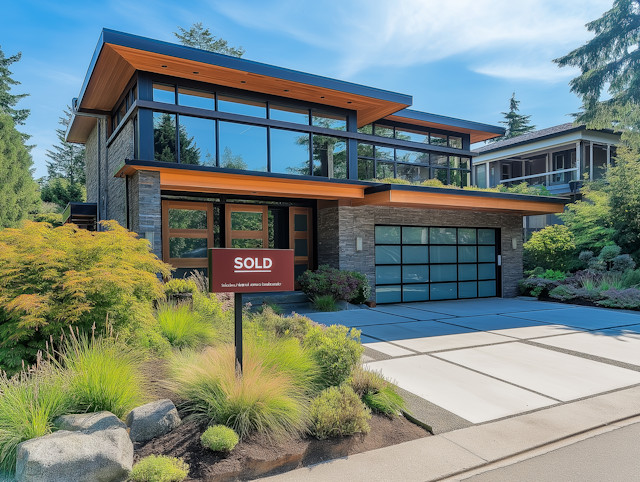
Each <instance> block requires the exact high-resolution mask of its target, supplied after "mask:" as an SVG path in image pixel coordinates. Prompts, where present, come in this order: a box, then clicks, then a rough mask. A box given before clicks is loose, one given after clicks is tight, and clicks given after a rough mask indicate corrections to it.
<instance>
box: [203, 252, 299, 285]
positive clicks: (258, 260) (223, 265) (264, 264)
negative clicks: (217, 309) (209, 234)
mask: <svg viewBox="0 0 640 482" xmlns="http://www.w3.org/2000/svg"><path fill="white" fill-rule="evenodd" d="M293 289H294V283H293V249H234V248H210V249H209V291H210V292H212V293H224V292H231V293H256V292H260V291H293Z"/></svg>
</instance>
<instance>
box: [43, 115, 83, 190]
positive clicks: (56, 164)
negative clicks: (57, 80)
mask: <svg viewBox="0 0 640 482" xmlns="http://www.w3.org/2000/svg"><path fill="white" fill-rule="evenodd" d="M70 121H71V111H70V107H69V106H67V108H66V109H65V110H64V116H63V117H60V121H59V122H58V124H60V125H61V126H62V127H63V128H62V129H56V137H57V138H58V145H57V146H53V150H47V154H46V156H47V157H48V158H49V159H50V160H48V161H47V173H48V175H49V180H53V179H58V178H63V179H66V180H67V181H69V183H70V184H84V183H85V170H84V167H85V166H84V164H85V162H84V146H82V145H80V144H73V143H71V142H67V141H66V139H65V134H66V131H67V126H68V125H69V122H70Z"/></svg>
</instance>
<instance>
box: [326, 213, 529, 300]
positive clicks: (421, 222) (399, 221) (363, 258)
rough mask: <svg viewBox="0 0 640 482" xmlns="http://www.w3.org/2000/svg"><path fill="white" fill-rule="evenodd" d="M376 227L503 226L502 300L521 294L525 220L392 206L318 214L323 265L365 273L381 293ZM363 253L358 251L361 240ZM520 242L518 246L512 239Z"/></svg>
mask: <svg viewBox="0 0 640 482" xmlns="http://www.w3.org/2000/svg"><path fill="white" fill-rule="evenodd" d="M376 224H391V225H401V226H442V227H449V226H450V227H471V228H500V229H501V236H502V239H501V249H502V296H504V297H513V296H517V295H518V281H519V280H520V279H521V278H522V216H519V215H514V214H501V213H486V212H475V211H445V210H435V209H411V208H397V207H387V206H359V207H350V206H340V207H330V208H325V209H322V210H319V211H318V264H328V265H330V266H333V267H336V268H340V269H348V270H354V271H360V272H361V273H364V274H366V275H367V277H368V278H369V280H370V281H371V285H372V286H374V292H375V240H374V227H375V225H376ZM358 236H360V237H362V251H356V237H358ZM512 238H515V239H516V241H517V248H516V249H515V250H514V249H513V247H512V244H511V243H512V241H511V239H512Z"/></svg>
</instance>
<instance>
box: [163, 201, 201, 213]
mask: <svg viewBox="0 0 640 482" xmlns="http://www.w3.org/2000/svg"><path fill="white" fill-rule="evenodd" d="M166 202H168V203H170V206H169V209H189V210H196V211H206V210H207V209H208V207H207V205H208V204H209V203H203V202H192V201H166Z"/></svg>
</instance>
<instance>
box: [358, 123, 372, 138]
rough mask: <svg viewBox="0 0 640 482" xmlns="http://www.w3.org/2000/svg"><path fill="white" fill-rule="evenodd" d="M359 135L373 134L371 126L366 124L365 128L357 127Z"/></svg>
mask: <svg viewBox="0 0 640 482" xmlns="http://www.w3.org/2000/svg"><path fill="white" fill-rule="evenodd" d="M358 132H359V133H360V134H369V135H371V134H373V124H367V125H366V126H362V127H358Z"/></svg>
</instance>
